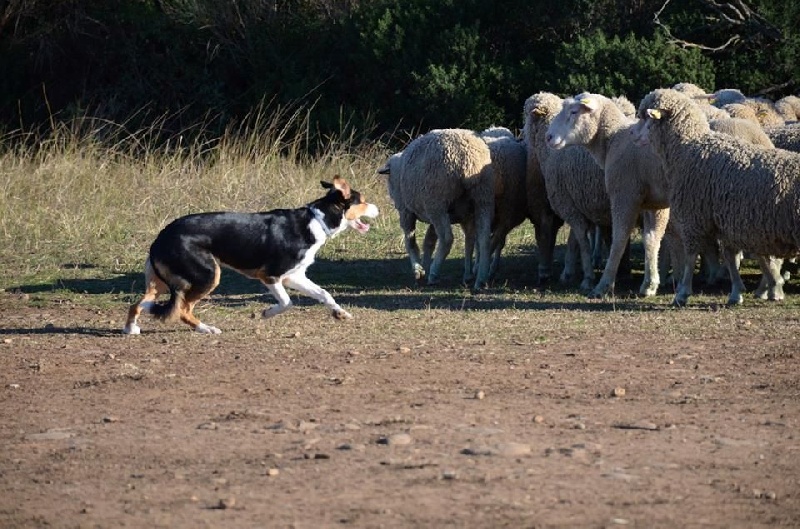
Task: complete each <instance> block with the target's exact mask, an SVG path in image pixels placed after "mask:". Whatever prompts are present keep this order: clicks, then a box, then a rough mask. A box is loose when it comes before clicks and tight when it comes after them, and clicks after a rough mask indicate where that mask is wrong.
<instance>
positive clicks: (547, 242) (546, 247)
mask: <svg viewBox="0 0 800 529" xmlns="http://www.w3.org/2000/svg"><path fill="white" fill-rule="evenodd" d="M562 224H563V221H562V220H561V219H560V218H558V217H557V216H556V215H555V214H554V213H552V212H544V213H543V214H542V215H541V217H540V218H539V222H538V224H535V228H536V232H535V236H536V246H537V247H538V248H539V268H538V272H539V284H540V285H543V284H545V283H547V282H548V281H550V274H551V273H552V268H553V253H554V252H555V247H556V235H557V234H558V228H560V227H561V225H562Z"/></svg>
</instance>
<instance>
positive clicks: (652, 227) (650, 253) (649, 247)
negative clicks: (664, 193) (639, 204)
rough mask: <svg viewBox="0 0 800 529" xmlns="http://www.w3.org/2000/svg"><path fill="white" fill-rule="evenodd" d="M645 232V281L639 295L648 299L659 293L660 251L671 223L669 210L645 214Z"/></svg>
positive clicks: (651, 211)
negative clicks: (662, 240) (668, 224)
mask: <svg viewBox="0 0 800 529" xmlns="http://www.w3.org/2000/svg"><path fill="white" fill-rule="evenodd" d="M643 217H644V230H643V232H642V242H643V244H644V279H643V280H642V286H641V287H639V294H641V295H643V296H645V297H647V296H654V295H655V294H656V292H657V291H658V285H659V283H660V277H659V275H658V251H659V249H660V247H661V239H662V238H663V237H664V232H665V231H666V229H667V223H668V222H669V210H668V209H659V210H648V211H645V212H644V213H643Z"/></svg>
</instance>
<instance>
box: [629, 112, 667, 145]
mask: <svg viewBox="0 0 800 529" xmlns="http://www.w3.org/2000/svg"><path fill="white" fill-rule="evenodd" d="M666 115H667V113H666V111H664V110H661V109H656V108H644V109H641V110H640V111H639V120H638V121H637V122H636V125H634V126H633V127H631V128H630V131H631V135H633V143H635V144H636V145H638V146H640V147H644V146H647V145H650V134H651V132H652V130H653V128H654V127H657V126H659V125H660V124H661V123H660V122H661V120H662V119H664V118H665V117H666Z"/></svg>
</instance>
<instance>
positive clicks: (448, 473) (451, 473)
mask: <svg viewBox="0 0 800 529" xmlns="http://www.w3.org/2000/svg"><path fill="white" fill-rule="evenodd" d="M457 478H458V473H457V472H456V471H455V470H445V471H444V472H442V479H446V480H453V479H457Z"/></svg>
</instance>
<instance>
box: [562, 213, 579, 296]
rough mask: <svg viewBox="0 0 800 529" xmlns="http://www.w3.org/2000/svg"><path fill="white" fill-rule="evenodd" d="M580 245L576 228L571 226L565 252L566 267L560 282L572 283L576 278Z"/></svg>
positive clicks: (564, 283)
mask: <svg viewBox="0 0 800 529" xmlns="http://www.w3.org/2000/svg"><path fill="white" fill-rule="evenodd" d="M580 251H581V249H580V246H579V245H578V239H577V237H576V235H575V228H573V227H572V226H570V230H569V238H567V251H566V252H565V253H564V269H563V270H562V271H561V276H560V277H559V278H558V282H559V283H561V284H563V285H567V284H569V283H572V281H573V280H574V279H575V274H576V269H577V267H578V259H580V255H581V254H580Z"/></svg>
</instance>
